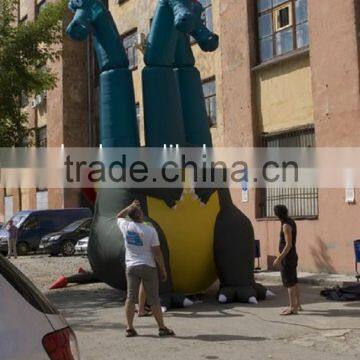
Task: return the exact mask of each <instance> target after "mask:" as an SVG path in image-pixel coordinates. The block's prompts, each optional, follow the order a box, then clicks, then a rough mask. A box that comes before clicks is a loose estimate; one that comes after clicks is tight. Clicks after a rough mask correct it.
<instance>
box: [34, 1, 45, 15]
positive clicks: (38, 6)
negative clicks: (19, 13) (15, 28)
mask: <svg viewBox="0 0 360 360" xmlns="http://www.w3.org/2000/svg"><path fill="white" fill-rule="evenodd" d="M46 5H47V4H46V0H40V1H37V4H36V6H35V17H38V16H39V14H40V13H41V12H42V11H43V10H44V9H45V7H46Z"/></svg>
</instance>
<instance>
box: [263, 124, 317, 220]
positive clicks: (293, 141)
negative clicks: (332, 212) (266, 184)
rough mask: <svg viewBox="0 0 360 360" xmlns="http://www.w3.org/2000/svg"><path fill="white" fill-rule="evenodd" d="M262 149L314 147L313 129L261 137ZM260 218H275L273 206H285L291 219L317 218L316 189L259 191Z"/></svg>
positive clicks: (271, 189)
mask: <svg viewBox="0 0 360 360" xmlns="http://www.w3.org/2000/svg"><path fill="white" fill-rule="evenodd" d="M263 147H271V148H272V147H277V148H278V147H280V148H281V147H315V131H314V128H305V129H301V130H293V131H289V132H286V133H280V134H270V135H266V136H264V137H263ZM261 191H262V199H261V203H260V210H261V215H260V216H261V217H262V218H272V217H275V214H274V206H275V205H279V204H282V205H285V206H286V207H287V208H288V209H289V215H290V216H293V217H317V216H318V215H319V208H318V189H317V188H294V189H289V188H265V189H261Z"/></svg>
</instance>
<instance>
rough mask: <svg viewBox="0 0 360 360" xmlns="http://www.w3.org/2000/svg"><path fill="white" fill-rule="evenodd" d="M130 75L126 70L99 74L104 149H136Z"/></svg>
mask: <svg viewBox="0 0 360 360" xmlns="http://www.w3.org/2000/svg"><path fill="white" fill-rule="evenodd" d="M134 104H135V98H134V89H133V83H132V75H131V72H130V70H128V69H115V70H109V71H104V72H102V73H101V74H100V118H101V121H100V139H101V144H102V145H103V146H104V147H118V146H121V147H138V146H139V145H140V143H139V130H138V124H137V121H136V110H135V106H134Z"/></svg>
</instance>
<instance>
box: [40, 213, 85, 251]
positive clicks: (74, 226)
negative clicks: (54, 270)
mask: <svg viewBox="0 0 360 360" xmlns="http://www.w3.org/2000/svg"><path fill="white" fill-rule="evenodd" d="M91 222H92V218H86V219H81V220H77V221H74V222H73V223H71V224H69V225H68V226H66V227H64V228H63V229H62V230H60V231H58V232H53V233H50V234H47V235H45V236H43V237H42V239H41V241H40V244H39V250H41V251H44V252H45V253H48V254H51V255H59V254H60V253H61V254H63V255H64V256H71V255H74V254H75V245H76V243H77V242H78V240H80V239H83V238H84V237H86V236H89V233H90V226H91Z"/></svg>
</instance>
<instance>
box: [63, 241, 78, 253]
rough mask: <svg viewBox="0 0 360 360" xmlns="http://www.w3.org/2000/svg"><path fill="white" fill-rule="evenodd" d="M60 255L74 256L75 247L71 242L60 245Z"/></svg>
mask: <svg viewBox="0 0 360 360" xmlns="http://www.w3.org/2000/svg"><path fill="white" fill-rule="evenodd" d="M61 253H62V254H63V255H64V256H71V255H74V254H75V245H74V244H73V243H72V242H71V241H65V242H64V243H63V244H62V245H61Z"/></svg>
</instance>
